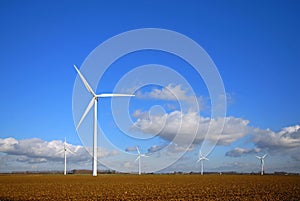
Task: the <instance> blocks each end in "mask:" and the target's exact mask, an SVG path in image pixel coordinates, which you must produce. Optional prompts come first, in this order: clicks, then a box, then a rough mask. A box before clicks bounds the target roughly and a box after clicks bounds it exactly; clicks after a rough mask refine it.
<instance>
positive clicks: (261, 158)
mask: <svg viewBox="0 0 300 201" xmlns="http://www.w3.org/2000/svg"><path fill="white" fill-rule="evenodd" d="M267 155H268V154H265V155H263V156H256V158H258V159H259V160H260V164H261V173H260V174H261V175H264V165H265V160H264V159H265V157H266V156H267Z"/></svg>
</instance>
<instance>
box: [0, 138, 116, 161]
mask: <svg viewBox="0 0 300 201" xmlns="http://www.w3.org/2000/svg"><path fill="white" fill-rule="evenodd" d="M63 147H64V142H63V141H60V140H53V141H50V142H48V141H43V140H41V139H38V138H33V139H25V140H16V139H14V138H4V139H3V138H0V152H2V153H4V154H6V155H8V156H17V158H16V161H17V162H21V163H45V162H49V161H56V162H57V161H62V159H63V157H64V153H63ZM67 148H68V149H69V150H70V151H71V152H73V153H74V154H71V153H67V155H68V161H70V162H87V161H90V160H91V156H90V155H89V154H88V152H87V151H86V149H85V147H83V146H78V145H77V146H76V145H71V144H67ZM88 149H90V150H91V148H88ZM90 153H91V152H90ZM116 154H117V153H116V152H115V151H108V150H105V149H104V148H98V156H99V157H100V158H101V157H108V156H112V155H116Z"/></svg>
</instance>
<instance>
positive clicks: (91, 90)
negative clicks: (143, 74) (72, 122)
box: [74, 65, 134, 176]
mask: <svg viewBox="0 0 300 201" xmlns="http://www.w3.org/2000/svg"><path fill="white" fill-rule="evenodd" d="M74 68H75V69H76V71H77V73H78V75H79V77H80V79H81V81H82V82H83V84H84V86H85V88H86V89H87V90H88V92H90V93H91V94H92V96H93V97H92V99H91V101H90V103H89V104H88V106H87V108H86V110H85V111H84V113H83V115H82V117H81V119H80V121H79V123H78V125H77V127H76V130H78V128H79V126H80V124H81V123H82V121H83V120H84V118H85V117H86V115H87V114H88V112H89V111H90V110H91V108H92V107H93V106H94V136H93V176H97V103H98V98H109V97H125V96H134V95H132V94H96V93H95V92H94V91H93V89H92V88H91V87H90V85H89V84H88V82H87V81H86V79H85V78H84V77H83V75H82V74H81V72H80V71H79V70H78V68H77V67H76V66H75V65H74Z"/></svg>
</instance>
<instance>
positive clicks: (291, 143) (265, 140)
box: [253, 125, 300, 151]
mask: <svg viewBox="0 0 300 201" xmlns="http://www.w3.org/2000/svg"><path fill="white" fill-rule="evenodd" d="M253 141H254V143H255V144H256V145H257V146H258V147H260V148H268V149H269V150H270V151H272V150H276V151H278V150H281V151H284V150H287V149H289V150H291V149H296V150H299V149H300V125H295V126H290V127H285V128H282V129H281V130H280V131H279V132H274V131H272V130H270V129H267V130H261V129H254V134H253Z"/></svg>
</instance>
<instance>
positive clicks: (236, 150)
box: [225, 147, 261, 157]
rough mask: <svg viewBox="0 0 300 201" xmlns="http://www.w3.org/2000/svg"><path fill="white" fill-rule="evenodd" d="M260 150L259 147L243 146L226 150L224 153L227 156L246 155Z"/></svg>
mask: <svg viewBox="0 0 300 201" xmlns="http://www.w3.org/2000/svg"><path fill="white" fill-rule="evenodd" d="M260 151H261V149H260V148H252V149H244V148H240V147H236V148H234V149H233V150H231V151H228V152H226V154H225V155H226V156H229V157H241V156H246V155H248V154H254V153H259V152H260Z"/></svg>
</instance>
